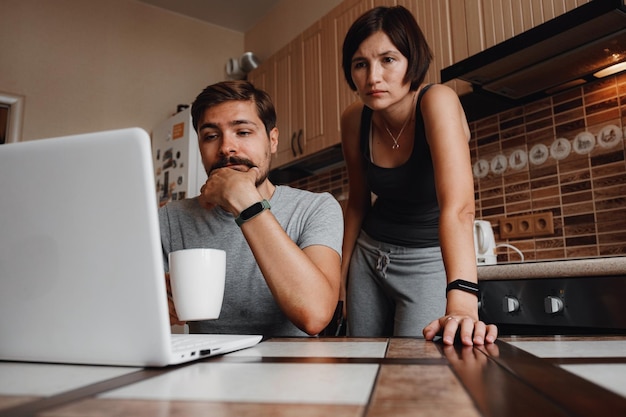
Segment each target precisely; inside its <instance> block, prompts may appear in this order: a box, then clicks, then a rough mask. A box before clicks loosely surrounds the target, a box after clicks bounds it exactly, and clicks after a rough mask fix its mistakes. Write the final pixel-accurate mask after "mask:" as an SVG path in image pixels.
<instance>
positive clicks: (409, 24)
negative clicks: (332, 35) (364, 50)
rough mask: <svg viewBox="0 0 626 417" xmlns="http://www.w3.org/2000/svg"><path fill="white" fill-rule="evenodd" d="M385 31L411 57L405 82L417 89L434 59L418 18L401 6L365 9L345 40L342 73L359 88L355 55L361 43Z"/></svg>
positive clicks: (403, 53)
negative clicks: (353, 62)
mask: <svg viewBox="0 0 626 417" xmlns="http://www.w3.org/2000/svg"><path fill="white" fill-rule="evenodd" d="M379 31H382V32H383V33H385V34H386V35H387V36H388V37H389V39H390V40H391V42H392V43H393V44H394V45H395V46H396V48H398V51H400V53H401V54H402V55H404V56H405V57H406V58H407V60H408V68H407V71H406V75H405V76H404V82H409V81H410V82H411V90H412V91H415V90H417V89H418V88H419V86H420V84H421V83H422V82H423V81H424V78H425V77H426V72H427V71H428V67H429V66H430V62H431V61H432V59H433V54H432V52H431V51H430V48H429V46H428V43H427V42H426V38H425V37H424V34H423V33H422V30H421V29H420V28H419V26H418V24H417V22H416V21H415V17H413V15H412V14H411V12H409V11H408V10H407V9H405V8H404V7H402V6H395V7H376V8H374V9H371V10H369V11H367V12H365V13H364V14H363V15H361V17H359V18H358V19H357V20H355V22H354V23H353V24H352V26H351V27H350V29H349V30H348V33H347V34H346V37H345V39H344V41H343V50H342V52H343V57H342V65H343V74H344V76H345V78H346V81H347V82H348V85H349V86H350V88H351V89H352V90H354V91H356V85H355V84H354V81H352V57H353V56H354V54H355V53H356V51H357V49H359V46H360V45H361V43H362V42H363V41H364V40H365V39H367V38H368V37H370V36H371V35H373V34H374V33H376V32H379Z"/></svg>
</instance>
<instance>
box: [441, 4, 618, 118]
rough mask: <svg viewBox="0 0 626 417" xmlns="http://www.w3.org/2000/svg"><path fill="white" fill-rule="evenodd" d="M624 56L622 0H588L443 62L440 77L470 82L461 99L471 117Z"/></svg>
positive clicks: (583, 79) (535, 95)
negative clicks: (449, 62) (481, 48)
mask: <svg viewBox="0 0 626 417" xmlns="http://www.w3.org/2000/svg"><path fill="white" fill-rule="evenodd" d="M624 61H626V6H625V5H624V0H592V1H590V2H589V3H586V4H584V5H582V6H580V7H577V8H575V9H573V10H571V11H569V12H567V13H565V14H563V15H561V16H558V17H556V18H554V19H552V20H549V21H547V22H545V23H543V24H541V25H539V26H536V27H534V28H532V29H530V30H528V31H526V32H524V33H521V34H519V35H517V36H515V37H513V38H510V39H508V40H506V41H504V42H502V43H500V44H498V45H495V46H493V47H491V48H488V49H486V50H484V51H482V52H480V53H478V54H476V55H473V56H471V57H469V58H467V59H465V60H463V61H460V62H458V63H456V64H454V65H452V66H450V67H447V68H444V69H443V70H441V81H442V82H447V81H450V80H454V79H460V80H463V81H466V82H468V83H470V84H471V89H470V90H471V92H469V93H467V94H464V95H461V103H462V104H463V107H464V108H465V111H466V114H467V116H468V119H469V120H476V119H480V118H482V117H486V116H489V115H491V114H494V113H497V112H500V111H503V110H506V109H508V108H511V107H515V106H519V105H522V104H525V103H529V102H531V101H534V100H537V99H540V98H543V97H547V96H549V95H552V94H554V93H556V92H559V91H563V90H565V89H568V88H571V87H573V86H576V85H581V84H584V83H587V82H590V81H593V80H596V79H598V76H594V75H593V74H594V73H596V72H597V71H599V70H602V69H605V68H607V67H610V66H612V65H614V64H616V63H619V62H624ZM624 69H626V68H622V70H624Z"/></svg>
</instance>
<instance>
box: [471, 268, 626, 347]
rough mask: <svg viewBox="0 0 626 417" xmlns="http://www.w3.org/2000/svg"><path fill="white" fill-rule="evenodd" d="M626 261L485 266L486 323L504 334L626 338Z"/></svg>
mask: <svg viewBox="0 0 626 417" xmlns="http://www.w3.org/2000/svg"><path fill="white" fill-rule="evenodd" d="M625 259H626V258H619V259H617V258H615V259H613V260H611V259H599V260H593V261H591V260H578V261H569V262H568V261H559V262H533V263H528V264H508V265H499V266H493V267H479V287H480V300H479V314H480V318H481V320H483V321H484V322H486V323H493V324H497V325H498V329H499V332H500V334H503V335H512V334H516V335H530V334H537V335H546V334H561V335H575V334H626V266H624V265H622V263H623V262H624V260H625ZM590 262H591V265H590ZM594 262H595V264H596V268H594V266H593V263H594ZM484 268H491V269H490V270H488V269H484Z"/></svg>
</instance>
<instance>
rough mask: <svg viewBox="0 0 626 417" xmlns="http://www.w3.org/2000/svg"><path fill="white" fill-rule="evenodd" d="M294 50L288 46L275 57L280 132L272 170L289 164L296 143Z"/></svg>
mask: <svg viewBox="0 0 626 417" xmlns="http://www.w3.org/2000/svg"><path fill="white" fill-rule="evenodd" d="M293 58H294V57H293V48H292V44H288V45H287V46H285V47H283V48H282V49H281V50H280V51H278V52H277V53H276V55H274V79H275V83H276V87H275V88H276V90H275V91H276V93H275V95H274V97H273V98H274V106H275V107H276V117H277V126H278V131H279V137H278V152H277V153H276V155H275V157H274V160H273V161H272V168H277V167H279V166H281V165H284V164H285V163H287V162H289V161H290V160H291V159H292V158H293V156H292V142H293V141H294V139H293V138H294V133H295V125H294V121H293V120H294V114H296V113H295V112H297V110H296V109H295V106H296V105H297V103H296V102H294V100H293V95H294V93H293V91H294V90H295V89H297V86H296V85H295V83H294V79H293V76H292V74H293Z"/></svg>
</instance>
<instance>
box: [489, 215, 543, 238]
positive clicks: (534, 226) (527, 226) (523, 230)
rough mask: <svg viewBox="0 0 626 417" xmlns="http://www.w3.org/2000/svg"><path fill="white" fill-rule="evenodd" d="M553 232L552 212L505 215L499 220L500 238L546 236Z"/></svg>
mask: <svg viewBox="0 0 626 417" xmlns="http://www.w3.org/2000/svg"><path fill="white" fill-rule="evenodd" d="M553 234H554V221H553V218H552V212H551V211H546V212H543V213H535V214H528V215H522V216H515V217H506V218H504V219H501V220H500V238H501V239H511V238H519V237H533V236H548V235H553Z"/></svg>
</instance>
